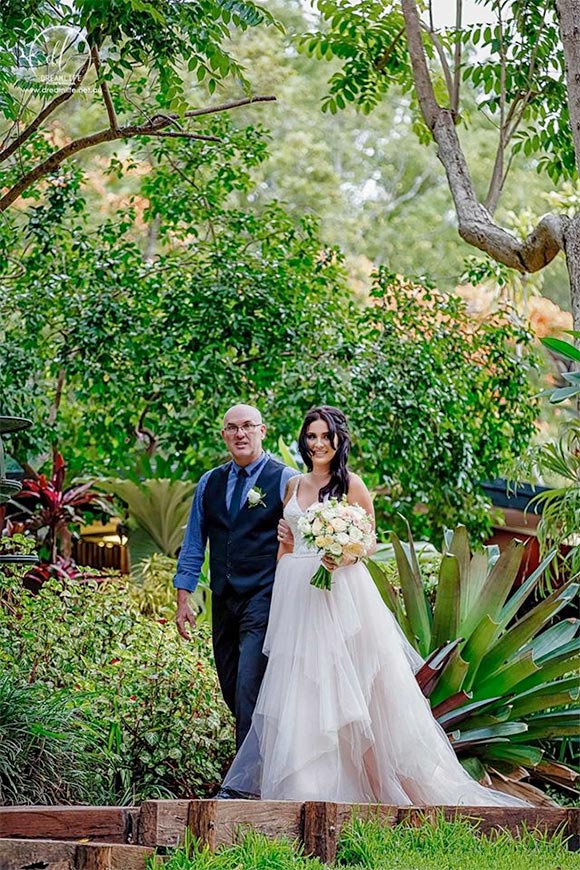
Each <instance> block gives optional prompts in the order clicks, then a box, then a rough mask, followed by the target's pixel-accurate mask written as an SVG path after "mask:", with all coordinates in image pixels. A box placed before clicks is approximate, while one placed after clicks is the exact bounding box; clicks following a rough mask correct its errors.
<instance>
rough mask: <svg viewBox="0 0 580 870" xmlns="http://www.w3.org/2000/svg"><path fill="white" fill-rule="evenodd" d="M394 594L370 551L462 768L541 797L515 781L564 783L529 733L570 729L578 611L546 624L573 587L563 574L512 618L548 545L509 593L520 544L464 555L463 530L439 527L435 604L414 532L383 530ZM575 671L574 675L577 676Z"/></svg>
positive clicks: (574, 730) (579, 645) (565, 773)
mask: <svg viewBox="0 0 580 870" xmlns="http://www.w3.org/2000/svg"><path fill="white" fill-rule="evenodd" d="M391 541H392V544H393V547H394V551H395V557H396V562H397V568H398V572H399V580H400V585H401V593H402V594H398V592H397V591H396V589H395V587H394V586H393V584H392V583H391V582H390V581H389V579H388V576H387V573H386V572H385V570H384V568H383V567H382V565H381V564H380V563H379V562H375V561H373V560H368V567H369V570H370V572H371V574H372V576H373V578H374V580H375V582H376V584H377V586H378V588H379V591H380V593H381V595H382V597H383V599H384V601H385V603H386V604H387V606H388V607H389V608H390V610H391V611H392V612H393V614H394V616H395V617H396V619H397V621H398V623H399V625H400V626H401V628H402V630H403V632H404V633H405V635H406V637H407V638H408V640H409V641H410V642H411V644H413V646H414V647H415V648H416V649H417V651H418V652H419V653H420V654H421V655H422V656H423V657H424V658H425V659H426V661H425V665H424V666H423V667H422V668H421V670H420V671H419V672H418V674H417V680H418V682H419V685H420V686H421V689H422V690H423V692H424V694H425V695H426V696H427V697H428V698H429V699H430V702H431V706H432V709H433V714H434V715H435V716H436V718H437V719H438V721H439V723H440V724H441V725H442V727H443V728H444V729H445V730H446V732H447V733H448V735H449V737H450V739H451V741H452V742H453V746H454V748H455V750H456V752H457V754H458V756H459V757H460V760H461V761H462V763H463V764H464V766H465V767H466V768H467V769H468V770H469V771H470V773H472V775H474V776H475V777H476V778H477V779H479V780H481V781H485V782H487V783H489V782H491V781H493V783H494V785H495V786H496V787H499V788H501V789H502V790H504V791H509V792H510V793H512V794H516V795H520V796H522V797H527V798H529V799H531V800H532V801H533V802H534V803H538V801H547V799H546V798H544V796H543V793H542V792H540V791H539V790H538V789H535V788H534V787H533V786H531V785H529V784H527V783H526V784H524V783H522V782H521V779H522V777H523V776H525V775H526V774H529V773H530V772H532V771H533V777H534V778H535V779H540V780H545V781H546V782H549V783H552V784H556V785H558V786H560V787H562V788H569V787H571V786H572V785H573V784H574V783H575V780H576V774H575V773H574V772H573V771H572V770H570V768H568V767H566V766H565V765H561V764H558V763H556V762H554V761H553V760H550V759H546V758H545V757H544V752H543V750H542V748H541V747H540V745H539V741H542V740H546V739H550V740H556V741H557V740H562V739H566V738H569V737H574V736H578V735H579V734H580V722H579V720H578V715H577V711H576V710H574V709H573V708H572V706H571V705H573V703H574V701H575V700H576V699H577V698H578V696H579V694H580V688H579V686H580V684H579V680H578V676H577V670H578V667H579V664H580V638H579V637H578V625H579V620H577V619H563V620H561V621H559V622H555V623H552V620H553V617H554V616H556V614H557V613H558V612H559V611H561V610H562V608H563V607H564V606H565V605H566V604H568V603H569V602H570V601H571V600H572V599H573V598H574V596H575V595H576V593H577V591H578V588H579V587H578V584H576V583H574V582H573V581H569V582H568V583H566V584H565V585H563V586H561V587H559V588H558V589H557V590H556V591H555V592H553V593H552V594H551V595H549V596H548V597H546V598H544V599H542V600H540V601H539V603H537V604H535V606H532V607H531V609H530V610H528V611H527V612H526V613H525V615H523V616H519V614H520V612H521V608H522V605H523V604H524V603H525V602H527V601H528V599H529V598H530V595H531V594H532V593H533V592H534V591H535V590H536V589H537V587H538V584H539V582H540V580H541V578H542V575H543V573H544V571H545V570H546V568H547V566H548V565H549V564H550V562H551V560H552V559H553V557H554V552H553V551H552V552H551V553H549V554H548V555H547V556H546V558H545V559H544V560H543V562H542V563H541V564H540V565H539V566H538V568H537V569H536V570H535V571H534V572H533V573H532V574H531V575H530V576H529V577H528V578H527V579H526V580H525V582H524V583H523V584H522V585H521V586H520V587H519V589H518V590H517V591H516V592H513V591H512V589H513V585H514V581H515V579H516V576H517V574H518V570H519V568H520V565H521V562H522V558H523V555H524V552H525V545H524V544H523V543H522V542H520V541H512V543H511V544H510V546H509V547H508V548H507V549H506V550H505V551H504V552H503V553H501V554H499V553H498V551H497V548H486V550H485V551H481V552H475V553H472V552H471V549H470V545H469V540H468V536H467V531H466V529H465V528H464V527H463V526H459V527H458V528H457V529H456V530H455V532H454V533H453V534H451V533H449V534H448V536H447V539H446V546H445V549H444V553H443V558H442V561H441V567H440V570H439V582H438V585H437V593H436V596H435V603H434V605H433V607H431V605H430V604H429V600H428V598H427V595H426V593H425V589H424V584H423V577H422V572H421V568H420V563H419V560H418V558H417V553H416V551H415V547H414V543H413V539H412V537H411V534H410V532H409V542H408V543H405V542H402V541H401V540H400V539H399V538H398V537H397V535H396V534H395V533H391ZM575 674H576V675H575Z"/></svg>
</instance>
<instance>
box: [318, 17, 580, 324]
mask: <svg viewBox="0 0 580 870" xmlns="http://www.w3.org/2000/svg"><path fill="white" fill-rule="evenodd" d="M486 5H487V6H488V7H490V8H491V9H492V10H493V13H494V17H495V22H494V23H493V24H490V25H486V26H481V25H473V26H465V25H464V24H463V19H462V15H463V10H462V3H461V2H459V3H458V4H457V18H456V22H455V26H454V27H452V28H448V29H445V30H437V29H436V28H435V26H434V23H433V13H434V9H435V7H434V5H432V4H431V3H428V4H427V14H426V15H425V16H423V17H421V16H420V13H419V8H418V5H417V3H416V2H414V0H401V2H398V0H397V2H396V0H393V2H388V3H382V2H380V3H379V2H376V0H363V2H361V3H357V4H356V5H352V4H350V3H349V2H345V0H317V2H316V3H315V6H316V8H317V9H318V10H319V12H320V15H321V17H322V21H323V25H324V26H323V27H322V28H321V29H320V30H318V31H316V32H312V33H308V34H306V35H304V36H303V38H302V40H301V45H302V48H303V49H304V50H305V51H306V52H308V53H309V54H310V55H312V56H315V57H318V58H320V59H338V60H339V61H340V64H341V67H340V69H339V70H338V71H337V72H335V73H334V74H333V75H332V77H331V79H330V83H329V92H328V96H327V98H326V100H325V102H324V106H323V107H324V108H326V109H327V110H328V111H330V112H336V111H338V110H341V109H344V108H345V106H346V105H347V103H349V102H354V103H356V104H357V105H358V106H359V107H360V109H361V111H363V112H364V113H368V112H370V111H372V110H373V109H374V107H375V106H376V105H377V104H378V103H379V101H380V100H381V99H382V98H383V97H384V95H385V93H387V92H388V90H389V89H390V88H392V87H393V86H395V85H397V86H399V87H400V88H402V89H403V91H404V92H410V93H412V96H413V100H414V103H415V105H416V109H417V117H418V121H419V123H420V134H421V135H423V136H424V137H425V138H431V137H432V139H433V140H434V141H435V143H436V145H437V156H438V157H439V160H440V161H441V163H442V164H443V168H444V170H445V174H446V178H447V182H448V185H449V188H450V191H451V194H452V197H453V202H454V207H455V211H456V215H457V221H458V230H459V234H460V235H461V237H462V238H463V239H464V240H465V241H467V242H468V243H469V244H470V245H472V246H474V247H476V248H478V249H480V250H482V251H484V252H485V253H486V254H488V255H489V256H490V257H491V258H493V259H494V260H497V261H498V262H500V263H502V264H504V265H506V266H508V267H509V268H511V269H515V270H517V271H518V272H521V273H529V272H536V271H538V270H540V269H542V268H544V267H545V265H546V264H547V263H549V262H550V261H551V260H552V259H553V258H554V257H555V256H556V255H557V254H558V252H559V251H561V250H562V251H564V253H565V255H566V259H567V265H568V272H569V275H570V285H571V294H572V311H573V315H574V321H575V324H576V326H577V327H579V326H580V214H579V213H576V214H575V215H573V216H572V217H570V216H569V215H568V214H566V213H565V212H560V213H559V214H549V215H545V216H544V217H543V218H542V219H541V220H540V221H539V222H538V224H537V225H536V226H535V227H534V228H533V229H532V231H531V232H530V233H528V235H527V236H525V237H524V238H522V237H518V236H516V235H515V234H514V233H512V232H509V231H507V230H506V229H505V228H504V227H503V226H501V225H500V224H499V223H497V222H496V221H495V220H494V217H493V215H494V212H495V211H496V209H497V205H498V202H499V200H500V197H501V194H502V191H503V188H504V186H505V183H506V178H507V175H508V173H509V170H510V166H511V156H512V155H513V154H514V153H517V152H518V151H519V150H523V151H524V152H525V153H526V154H528V155H532V154H533V155H536V157H537V167H538V170H539V171H544V172H547V173H548V174H549V176H550V178H551V179H552V180H553V181H559V180H562V179H567V178H568V179H570V178H573V179H577V177H578V168H579V166H580V78H579V76H578V71H579V70H580V36H579V34H578V28H577V22H578V20H579V18H580V3H579V2H578V0H558V2H554V0H551V2H548V3H546V2H544V0H532V2H529V0H526V2H518V0H516V2H510V3H507V2H504V0H490V2H489V3H487V4H486ZM574 22H576V26H575V25H574ZM466 85H469V86H471V87H473V88H475V90H476V93H477V94H478V107H479V109H480V111H481V112H483V113H484V114H485V115H486V116H487V117H488V118H489V119H490V121H491V122H492V124H493V125H494V127H495V128H496V139H497V148H496V157H495V161H494V166H493V171H492V174H491V177H490V179H489V184H488V189H487V193H486V194H485V195H484V196H483V197H481V196H479V195H478V194H477V192H476V190H475V188H474V185H473V180H472V174H471V172H470V169H469V166H468V161H467V159H466V155H465V152H464V149H463V148H462V145H461V142H460V138H459V135H458V125H459V124H461V123H464V124H467V123H469V118H468V112H467V111H466V105H465V101H464V97H465V91H466ZM421 131H422V133H421Z"/></svg>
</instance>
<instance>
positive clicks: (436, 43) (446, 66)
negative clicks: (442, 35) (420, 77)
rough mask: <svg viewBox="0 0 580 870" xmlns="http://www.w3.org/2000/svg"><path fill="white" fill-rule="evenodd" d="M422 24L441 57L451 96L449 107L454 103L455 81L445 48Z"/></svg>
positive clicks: (448, 91)
mask: <svg viewBox="0 0 580 870" xmlns="http://www.w3.org/2000/svg"><path fill="white" fill-rule="evenodd" d="M421 24H422V27H424V28H425V30H426V32H427V33H428V34H429V38H430V40H431V42H432V43H433V47H434V48H435V51H436V52H437V55H438V56H439V62H440V64H441V68H442V70H443V76H444V78H445V85H446V87H447V93H448V94H449V105H452V103H453V79H452V77H451V70H450V69H449V63H448V62H447V58H446V57H445V52H444V51H443V46H442V45H441V42H440V40H439V37H438V36H437V34H436V33H435V31H434V30H431V29H430V28H429V27H427V25H425V24H423V23H421Z"/></svg>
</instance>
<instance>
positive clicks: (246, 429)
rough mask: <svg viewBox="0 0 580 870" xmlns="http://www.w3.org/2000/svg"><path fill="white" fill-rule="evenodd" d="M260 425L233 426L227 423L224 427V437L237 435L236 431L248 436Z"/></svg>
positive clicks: (244, 424)
mask: <svg viewBox="0 0 580 870" xmlns="http://www.w3.org/2000/svg"><path fill="white" fill-rule="evenodd" d="M261 425H262V423H242V425H241V426H235V425H234V424H233V423H228V425H227V426H224V432H225V433H226V435H237V433H238V430H239V431H240V432H242V433H243V434H244V435H250V434H251V432H252V430H253V429H259V428H260V426H261Z"/></svg>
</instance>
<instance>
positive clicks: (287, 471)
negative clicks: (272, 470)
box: [280, 465, 300, 501]
mask: <svg viewBox="0 0 580 870" xmlns="http://www.w3.org/2000/svg"><path fill="white" fill-rule="evenodd" d="M297 474H300V472H299V471H296V469H295V468H290V466H289V465H286V466H284V468H283V469H282V475H281V477H280V498H281V500H282V501H284V495H285V494H286V487H287V485H288V481H289V480H292V478H293V477H296V475H297Z"/></svg>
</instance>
